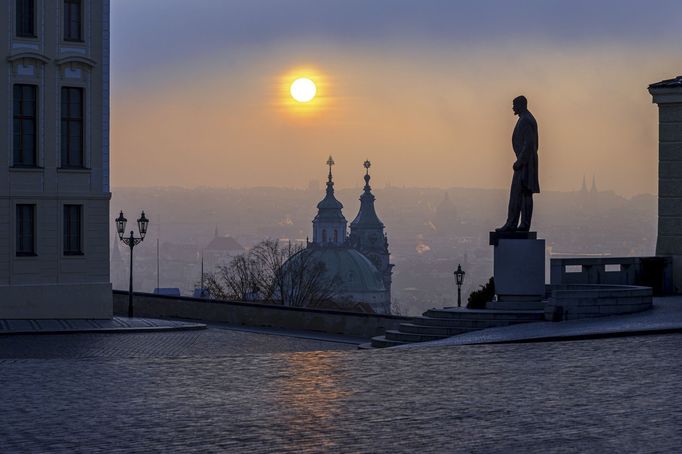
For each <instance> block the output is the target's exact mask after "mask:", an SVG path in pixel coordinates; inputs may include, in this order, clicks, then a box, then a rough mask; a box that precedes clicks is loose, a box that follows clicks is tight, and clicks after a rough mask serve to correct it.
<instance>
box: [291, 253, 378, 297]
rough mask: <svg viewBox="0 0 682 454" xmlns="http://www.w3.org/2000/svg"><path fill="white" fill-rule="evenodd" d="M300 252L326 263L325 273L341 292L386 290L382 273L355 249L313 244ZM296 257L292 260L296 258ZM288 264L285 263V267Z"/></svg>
mask: <svg viewBox="0 0 682 454" xmlns="http://www.w3.org/2000/svg"><path fill="white" fill-rule="evenodd" d="M298 254H306V255H308V256H309V258H311V259H313V260H314V261H316V262H322V263H324V265H325V267H326V272H325V274H326V275H327V278H328V279H331V280H332V281H333V282H335V290H336V292H337V293H339V294H344V293H347V292H351V293H355V294H357V293H373V292H385V291H386V288H385V287H384V281H383V279H382V276H381V273H380V272H379V271H378V270H377V268H376V267H375V266H374V264H372V262H370V261H369V259H368V258H367V257H365V256H364V255H363V254H361V253H360V252H358V251H356V250H355V249H350V248H347V247H333V246H327V247H316V246H313V245H311V246H310V247H308V248H307V249H304V250H302V251H301V252H299V253H298ZM298 254H297V255H298ZM295 257H296V256H294V257H292V258H291V259H290V260H294V259H295ZM286 266H287V265H286V264H285V265H284V267H285V269H286ZM337 286H338V287H337Z"/></svg>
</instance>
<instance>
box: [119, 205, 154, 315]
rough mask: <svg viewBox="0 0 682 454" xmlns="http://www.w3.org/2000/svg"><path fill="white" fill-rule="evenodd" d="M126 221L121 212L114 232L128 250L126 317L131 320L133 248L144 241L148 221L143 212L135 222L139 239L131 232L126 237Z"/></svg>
mask: <svg viewBox="0 0 682 454" xmlns="http://www.w3.org/2000/svg"><path fill="white" fill-rule="evenodd" d="M127 222H128V220H127V219H126V218H125V217H124V216H123V211H121V214H119V215H118V217H117V218H116V231H117V232H118V237H119V239H120V240H121V241H122V242H123V243H125V244H126V245H127V246H128V247H129V248H130V287H129V290H128V317H129V318H133V248H134V247H135V246H137V245H138V244H140V243H141V242H142V241H144V236H145V235H146V234H147V226H148V225H149V219H147V217H146V216H145V215H144V211H143V212H142V215H141V216H140V219H138V220H137V229H138V230H139V232H140V236H139V238H136V237H135V235H134V233H133V231H132V230H131V231H130V236H129V237H126V236H124V235H125V232H126V223H127Z"/></svg>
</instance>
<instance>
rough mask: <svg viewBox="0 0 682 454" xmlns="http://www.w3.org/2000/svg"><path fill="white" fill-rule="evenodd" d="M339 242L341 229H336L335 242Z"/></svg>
mask: <svg viewBox="0 0 682 454" xmlns="http://www.w3.org/2000/svg"><path fill="white" fill-rule="evenodd" d="M338 242H339V231H338V230H334V243H338Z"/></svg>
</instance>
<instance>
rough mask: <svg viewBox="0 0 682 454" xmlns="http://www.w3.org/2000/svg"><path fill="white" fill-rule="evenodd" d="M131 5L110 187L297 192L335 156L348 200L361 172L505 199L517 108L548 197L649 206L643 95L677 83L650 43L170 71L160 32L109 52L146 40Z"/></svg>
mask: <svg viewBox="0 0 682 454" xmlns="http://www.w3.org/2000/svg"><path fill="white" fill-rule="evenodd" d="M204 3H205V4H206V5H214V4H215V3H214V2H197V5H199V6H200V5H202V4H204ZM228 3H229V2H228ZM242 3H243V2H236V3H235V5H237V6H239V5H241V4H242ZM289 3H290V4H293V5H296V4H297V3H296V2H289ZM176 4H177V5H178V6H177V9H173V6H174V5H176ZM128 5H129V2H126V1H123V0H122V3H120V4H119V6H116V2H114V5H112V8H113V13H114V16H113V17H114V20H113V23H112V49H113V59H112V63H113V69H112V81H113V82H112V83H113V92H112V142H111V145H112V183H113V185H114V186H115V187H116V186H169V185H175V186H186V187H195V186H220V187H224V186H232V187H241V186H294V187H304V186H306V185H307V184H308V182H309V181H310V180H313V179H316V180H319V181H322V180H324V178H325V172H326V169H325V165H324V163H325V161H326V159H327V156H328V155H330V154H332V155H333V156H334V159H335V161H336V164H337V165H336V167H335V175H336V181H337V184H338V185H339V186H342V187H343V186H355V185H360V184H362V175H363V168H362V163H363V161H364V160H365V159H367V158H369V159H370V160H372V162H373V167H372V173H373V177H374V178H373V183H374V184H375V185H376V186H378V187H381V186H383V185H385V184H392V185H407V186H430V187H431V186H436V187H454V186H457V187H482V188H506V187H507V186H508V183H509V180H510V178H511V165H512V162H513V153H512V151H511V146H510V137H511V132H512V128H513V126H514V122H515V117H514V116H513V115H512V111H511V100H512V98H513V97H514V96H516V95H518V94H525V95H526V96H527V97H528V99H529V108H530V110H531V111H532V112H533V113H534V115H535V116H536V118H537V119H538V123H539V127H540V162H541V186H542V188H543V189H544V190H575V189H577V188H578V187H579V186H580V183H581V180H582V178H583V175H585V176H586V177H587V179H588V182H589V180H591V178H592V175H593V174H594V175H596V177H597V182H598V184H599V186H600V188H601V189H613V190H615V191H616V192H618V193H621V194H624V195H627V196H630V195H634V194H637V193H643V192H646V193H656V178H657V110H656V108H655V106H654V105H652V104H651V98H650V96H649V95H648V93H647V91H646V87H647V85H648V84H649V83H652V82H655V81H658V80H661V79H664V78H670V77H674V76H676V75H677V74H679V73H680V72H682V68H681V67H680V65H679V54H677V53H676V51H674V50H673V48H672V46H670V47H666V46H661V45H659V44H657V43H656V42H654V41H655V40H654V39H653V38H644V37H642V38H641V39H631V40H628V41H624V42H621V41H619V40H618V39H616V38H617V37H615V36H610V35H608V34H607V35H605V36H603V35H599V36H598V37H596V38H595V39H594V40H576V39H564V40H562V38H561V37H559V38H556V37H554V38H553V39H547V40H542V39H538V38H537V37H532V39H531V38H528V37H527V36H515V35H514V34H510V35H509V36H507V35H505V34H503V33H501V34H500V36H497V37H492V38H490V37H488V38H486V39H481V42H475V43H474V44H473V45H469V44H467V45H464V44H463V43H461V42H457V41H456V37H453V41H452V42H450V41H448V39H444V38H443V37H437V39H436V38H433V39H432V38H430V37H429V36H421V35H420V32H419V30H417V31H414V30H413V31H412V35H411V36H412V37H411V38H410V39H397V38H396V40H392V39H390V38H391V36H392V35H391V33H394V32H393V31H391V32H385V33H384V34H383V35H382V36H381V37H378V38H377V37H371V38H367V39H363V38H362V37H360V38H358V39H353V40H347V39H341V38H336V37H335V35H333V34H331V35H330V36H325V35H324V33H321V32H320V33H321V36H320V37H319V39H317V40H311V39H303V37H301V36H298V35H297V34H295V33H294V34H293V35H290V34H287V35H286V39H284V38H282V37H280V38H281V39H279V38H278V39H275V38H273V39H271V40H269V41H266V42H256V43H250V42H248V40H247V41H246V42H238V43H236V44H235V43H234V42H231V41H230V40H227V41H226V42H225V43H224V44H223V46H222V47H221V46H220V45H216V47H215V49H213V48H212V49H208V50H206V51H202V52H199V51H196V52H194V51H192V52H187V54H186V55H184V56H183V57H182V58H177V59H174V58H167V59H165V60H164V59H162V58H156V59H151V57H147V58H146V57H145V55H144V52H150V53H151V52H153V51H154V46H155V45H157V46H161V45H162V42H163V38H164V35H163V34H164V33H167V34H168V35H167V38H168V39H169V41H170V43H169V44H168V45H172V40H173V38H172V37H173V36H174V33H173V32H174V29H173V27H170V26H169V27H167V28H161V29H160V30H159V32H158V33H160V34H161V35H162V36H156V37H155V38H154V42H152V43H146V44H144V45H142V46H141V49H138V50H137V51H136V52H137V54H132V51H131V53H128V52H127V47H126V46H128V45H129V44H128V42H127V41H126V39H124V38H117V36H116V34H117V33H124V32H126V33H128V32H130V33H132V34H133V35H134V34H135V33H140V36H144V35H142V33H143V31H136V29H134V28H132V29H130V30H127V29H126V27H134V23H133V24H132V25H129V24H124V22H125V19H126V14H129V11H128V9H127V7H128ZM169 5H170V6H169V7H168V14H180V15H181V14H182V10H181V9H180V6H179V5H180V3H178V2H174V1H171V2H170V3H169ZM199 6H198V7H197V9H199V10H201V8H200V7H199ZM237 6H235V9H236V10H239V8H237ZM434 11H435V12H436V13H437V9H435V10H434ZM211 12H212V11H211V7H208V6H207V8H206V12H205V14H207V15H210V14H211ZM213 13H215V11H213ZM242 13H243V14H253V11H251V10H248V11H245V12H244V11H242ZM196 14H199V15H201V11H200V12H199V13H196ZM678 17H679V16H678ZM555 20H558V19H556V18H555ZM117 24H118V25H119V27H118V28H117ZM342 25H343V24H341V25H339V28H340V29H343V27H342ZM188 26H190V25H188ZM291 27H296V24H293V23H292V24H291ZM117 30H118V31H117ZM284 30H287V29H286V27H285V28H284ZM425 30H426V29H425ZM175 31H177V30H175ZM399 31H400V29H399V28H398V31H397V32H395V33H398V32H399ZM254 33H257V29H256V30H254ZM423 33H424V35H428V32H427V31H424V32H423ZM614 33H615V32H614ZM398 34H399V33H398ZM246 36H248V35H246ZM654 38H656V36H654ZM659 38H660V37H659ZM157 41H158V43H157V44H154V43H156V42H157ZM213 41H215V39H214V40H213ZM659 42H660V40H659ZM214 45H215V44H214ZM198 48H200V46H199V47H198ZM150 55H151V54H150ZM147 60H149V62H148V64H147V63H145V62H147ZM152 60H153V61H152ZM117 63H119V64H120V65H119V66H118V68H119V69H117ZM296 75H306V76H309V77H311V78H312V79H313V80H315V82H316V83H317V84H318V95H319V96H318V98H316V100H315V101H313V103H312V105H311V106H305V107H306V108H304V109H300V108H296V106H295V105H293V104H294V103H293V101H292V100H291V99H290V97H289V96H288V91H287V90H288V83H289V82H290V81H293V80H294V78H295V77H294V76H296ZM131 161H135V165H134V166H131V165H129V164H128V163H129V162H131Z"/></svg>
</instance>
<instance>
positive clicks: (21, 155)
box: [12, 83, 39, 168]
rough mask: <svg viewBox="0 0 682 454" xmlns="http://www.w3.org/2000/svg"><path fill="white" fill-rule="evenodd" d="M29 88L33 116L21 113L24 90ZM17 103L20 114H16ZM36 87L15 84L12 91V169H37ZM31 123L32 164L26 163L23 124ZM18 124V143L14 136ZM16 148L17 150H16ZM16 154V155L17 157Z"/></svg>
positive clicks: (33, 85)
mask: <svg viewBox="0 0 682 454" xmlns="http://www.w3.org/2000/svg"><path fill="white" fill-rule="evenodd" d="M26 87H31V88H32V89H33V115H32V116H31V115H26V114H25V113H24V112H23V106H24V102H25V101H24V89H25V88H26ZM17 88H19V93H20V99H19V100H18V101H17V99H16V98H17ZM17 102H18V103H19V109H20V112H16V106H17ZM38 104H39V103H38V85H36V84H27V83H17V84H14V86H13V89H12V140H13V143H12V167H17V168H37V167H39V166H38ZM25 121H33V163H26V149H25V147H24V138H25V134H24V132H23V131H24V122H25ZM17 122H19V134H18V143H17V137H16V136H15V134H14V129H15V127H16V123H17ZM17 147H18V150H17ZM17 153H18V155H17Z"/></svg>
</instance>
